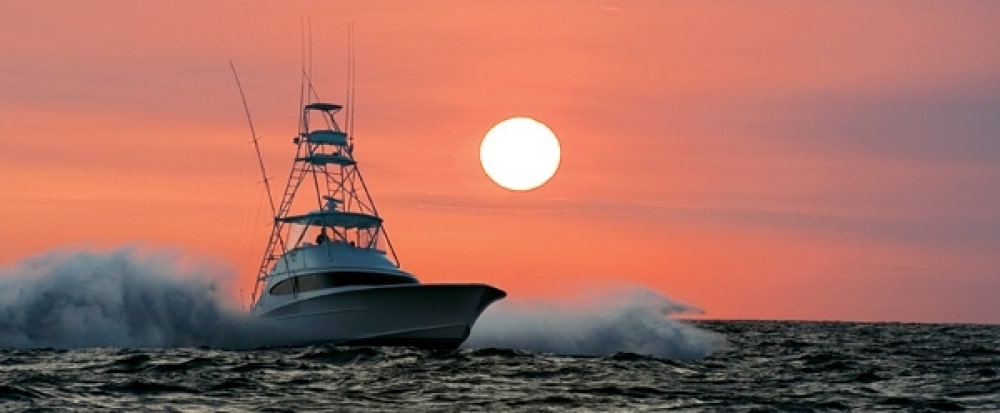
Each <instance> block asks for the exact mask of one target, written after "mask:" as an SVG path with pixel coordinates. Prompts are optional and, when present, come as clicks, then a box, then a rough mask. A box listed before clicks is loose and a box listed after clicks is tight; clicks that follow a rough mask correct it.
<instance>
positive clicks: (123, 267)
mask: <svg viewBox="0 0 1000 413" xmlns="http://www.w3.org/2000/svg"><path fill="white" fill-rule="evenodd" d="M186 261H190V260H188V259H187V257H185V256H183V255H182V254H179V253H176V252H170V251H156V252H140V251H139V249H138V248H135V247H124V248H120V249H117V250H114V251H110V252H100V253H99V252H91V251H53V252H48V253H45V254H42V255H39V256H35V257H32V258H28V259H26V260H23V261H21V262H20V263H17V264H15V265H13V266H12V267H9V268H4V269H0V347H55V348H74V347H187V346H212V347H256V346H259V345H262V344H267V340H261V337H259V335H258V332H257V331H255V329H254V327H253V326H252V325H251V324H252V323H251V320H250V319H249V317H248V316H246V315H245V314H244V313H242V312H241V311H240V310H238V309H237V308H236V306H235V305H231V304H230V303H228V300H224V299H223V298H224V297H223V294H221V291H220V286H221V285H223V283H225V282H226V281H227V279H231V277H232V272H231V271H229V270H227V269H225V266H223V265H218V264H216V263H212V262H210V261H206V260H201V261H193V262H191V263H190V264H189V265H185V262H186Z"/></svg>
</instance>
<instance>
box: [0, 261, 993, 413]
mask: <svg viewBox="0 0 1000 413" xmlns="http://www.w3.org/2000/svg"><path fill="white" fill-rule="evenodd" d="M220 268H221V269H220ZM232 279H233V273H232V272H231V271H227V270H225V265H221V266H220V265H217V263H215V262H214V261H210V262H202V261H198V260H192V259H190V258H185V256H184V255H183V254H180V253H176V252H171V251H152V252H150V251H141V250H137V249H135V248H130V247H126V248H120V249H117V250H113V251H106V252H93V251H74V250H59V251H52V252H48V253H45V254H42V255H39V256H35V257H31V258H28V259H25V260H23V261H21V262H19V263H16V264H14V265H12V266H10V267H7V268H0V410H2V411H31V410H34V411H47V410H57V411H61V410H78V411H104V410H124V411H233V412H242V411H310V410H312V411H475V410H479V411H532V412H534V411H560V412H561V411H567V410H569V411H663V410H684V411H812V410H860V411H870V410H908V411H954V410H1000V376H998V374H1000V326H997V325H992V326H991V325H940V324H899V323H874V324H873V323H848V322H790V321H695V320H690V321H683V320H681V319H679V318H680V317H684V315H685V314H690V313H691V312H692V311H696V309H694V308H692V307H691V306H688V305H684V304H679V303H677V302H675V301H672V300H670V299H668V298H666V297H664V296H662V295H661V294H660V293H658V292H656V291H652V290H649V289H646V288H643V287H641V286H621V287H620V288H604V289H601V291H599V292H595V293H590V294H580V295H578V296H576V297H566V298H565V299H563V300H541V301H528V300H525V299H521V298H518V297H516V296H513V297H508V298H507V299H505V300H503V301H500V302H498V303H496V304H494V305H492V306H490V307H489V308H488V309H487V310H486V312H484V313H483V315H482V317H481V318H480V319H479V321H478V322H477V323H476V325H475V326H474V327H473V329H472V334H471V336H470V337H469V339H468V340H467V341H466V342H465V344H463V347H462V348H460V349H459V350H456V351H429V350H420V349H413V348H373V347H338V346H333V345H322V346H308V347H301V346H298V347H296V346H293V345H291V344H290V343H287V342H285V343H283V342H282V340H287V338H286V337H282V336H281V335H280V334H275V333H274V332H273V331H269V330H266V329H261V328H259V326H256V325H255V324H254V322H253V320H252V319H250V317H249V316H248V314H247V312H246V311H245V310H241V309H240V308H239V306H238V305H233V304H232V303H231V301H232V299H231V298H232V294H231V293H227V292H225V291H226V289H225V288H222V287H220V286H224V285H225V284H226V282H227V280H229V281H231V280H232ZM227 302H229V304H227Z"/></svg>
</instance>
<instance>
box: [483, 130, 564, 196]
mask: <svg viewBox="0 0 1000 413" xmlns="http://www.w3.org/2000/svg"><path fill="white" fill-rule="evenodd" d="M560 153H561V151H560V149H559V139H556V135H555V134H554V133H552V130H551V129H549V128H548V127H547V126H545V124H543V123H541V122H539V121H537V120H534V119H531V118H526V117H515V118H510V119H507V120H505V121H503V122H500V123H497V124H496V125H494V126H493V128H491V129H490V131H489V132H486V136H485V137H484V138H483V143H482V145H480V147H479V160H480V161H481V162H482V164H483V170H484V171H486V175H488V176H489V177H490V179H492V180H493V182H496V184H497V185H500V186H502V187H504V188H507V189H511V190H514V191H528V190H532V189H535V188H538V187H540V186H542V185H543V184H545V183H546V182H548V180H549V179H551V178H552V176H553V175H555V173H556V169H559V159H560V156H561V155H560Z"/></svg>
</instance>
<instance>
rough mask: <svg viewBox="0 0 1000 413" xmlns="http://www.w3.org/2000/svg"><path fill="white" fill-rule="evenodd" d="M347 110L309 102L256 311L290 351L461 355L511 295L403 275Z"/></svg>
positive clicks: (259, 280)
mask: <svg viewBox="0 0 1000 413" xmlns="http://www.w3.org/2000/svg"><path fill="white" fill-rule="evenodd" d="M234 74H235V69H234ZM238 81H239V79H238V78H237V82H238ZM241 93H242V89H241ZM244 103H245V99H244ZM343 108H344V107H343V106H342V105H339V104H333V103H321V102H313V103H305V104H304V105H302V112H301V117H300V127H299V132H298V134H297V135H296V136H295V137H294V138H293V139H292V143H293V144H294V145H295V148H296V149H295V150H296V153H295V156H294V158H293V159H294V160H293V162H292V167H291V171H290V172H289V175H288V180H287V182H286V185H285V189H284V192H283V195H282V197H281V201H280V203H279V204H277V206H276V205H275V204H274V203H273V201H271V202H272V204H271V210H272V213H273V214H274V221H273V225H272V226H271V233H270V237H269V239H268V242H267V245H266V247H265V249H264V254H263V259H262V260H261V264H260V267H259V269H258V271H257V275H256V281H255V283H254V289H253V295H252V298H251V300H252V302H253V304H252V307H251V314H252V315H253V316H255V317H256V318H257V319H260V320H263V321H266V322H268V323H270V324H271V325H274V326H280V328H281V331H283V332H287V333H288V336H289V337H293V340H292V341H290V342H286V344H289V345H304V344H315V343H335V344H343V345H390V346H415V347H423V348H436V349H454V348H457V347H458V346H459V345H461V343H462V342H464V341H465V340H466V338H468V336H469V333H470V331H471V329H472V326H473V324H474V323H475V322H476V320H477V319H478V318H479V316H480V314H482V312H483V311H484V310H485V309H486V308H487V307H488V306H489V305H490V304H491V303H493V302H495V301H497V300H500V299H502V298H504V297H505V296H506V293H505V292H504V291H502V290H500V289H498V288H496V287H493V286H490V285H487V284H479V283H468V284H427V283H422V282H420V281H419V280H418V279H417V277H416V276H414V275H413V274H411V273H410V272H407V271H406V270H404V269H402V267H401V266H400V264H399V259H398V257H397V256H396V252H395V249H394V248H393V246H392V243H391V242H390V241H389V237H388V234H387V232H386V228H385V221H384V219H383V218H382V216H381V215H379V213H378V210H377V209H376V208H375V203H374V201H373V199H372V196H371V194H370V192H369V191H368V187H367V185H366V184H365V181H364V178H362V176H361V170H360V169H359V168H358V162H357V160H356V158H355V156H354V136H353V134H352V133H349V132H350V131H351V130H352V129H353V128H345V129H342V128H341V127H340V124H339V123H338V122H337V117H338V116H336V115H337V114H338V112H340V111H341V109H343ZM345 112H347V111H345ZM247 113H248V116H249V111H248V112H247ZM343 116H344V117H346V118H347V119H346V120H345V124H348V123H349V122H350V117H349V114H346V115H343ZM351 126H353V125H351ZM252 127H253V125H252V123H251V129H252ZM254 143H255V145H256V143H257V140H256V136H255V137H254ZM257 150H258V156H259V155H260V149H259V147H257ZM259 160H260V161H261V167H262V170H263V160H262V159H259ZM265 184H267V178H266V174H265ZM268 196H270V186H268ZM272 199H273V198H272Z"/></svg>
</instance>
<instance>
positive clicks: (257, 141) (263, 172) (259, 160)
mask: <svg viewBox="0 0 1000 413" xmlns="http://www.w3.org/2000/svg"><path fill="white" fill-rule="evenodd" d="M229 68H230V69H233V78H234V79H236V87H237V88H238V89H239V90H240V99H241V100H243V111H244V112H246V114H247V123H248V124H250V137H251V140H252V141H253V148H254V150H255V151H256V152H257V163H258V164H259V165H260V174H261V175H263V176H264V190H265V191H267V202H268V204H269V205H270V206H271V216H277V209H276V208H275V207H274V198H273V197H271V180H270V179H268V177H267V171H266V170H265V169H264V157H263V156H262V155H261V153H260V139H257V131H256V130H254V127H253V118H252V117H251V116H250V106H249V105H247V96H246V95H245V94H244V93H243V84H242V83H240V76H239V75H237V74H236V66H235V65H234V64H233V61H232V59H230V60H229Z"/></svg>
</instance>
